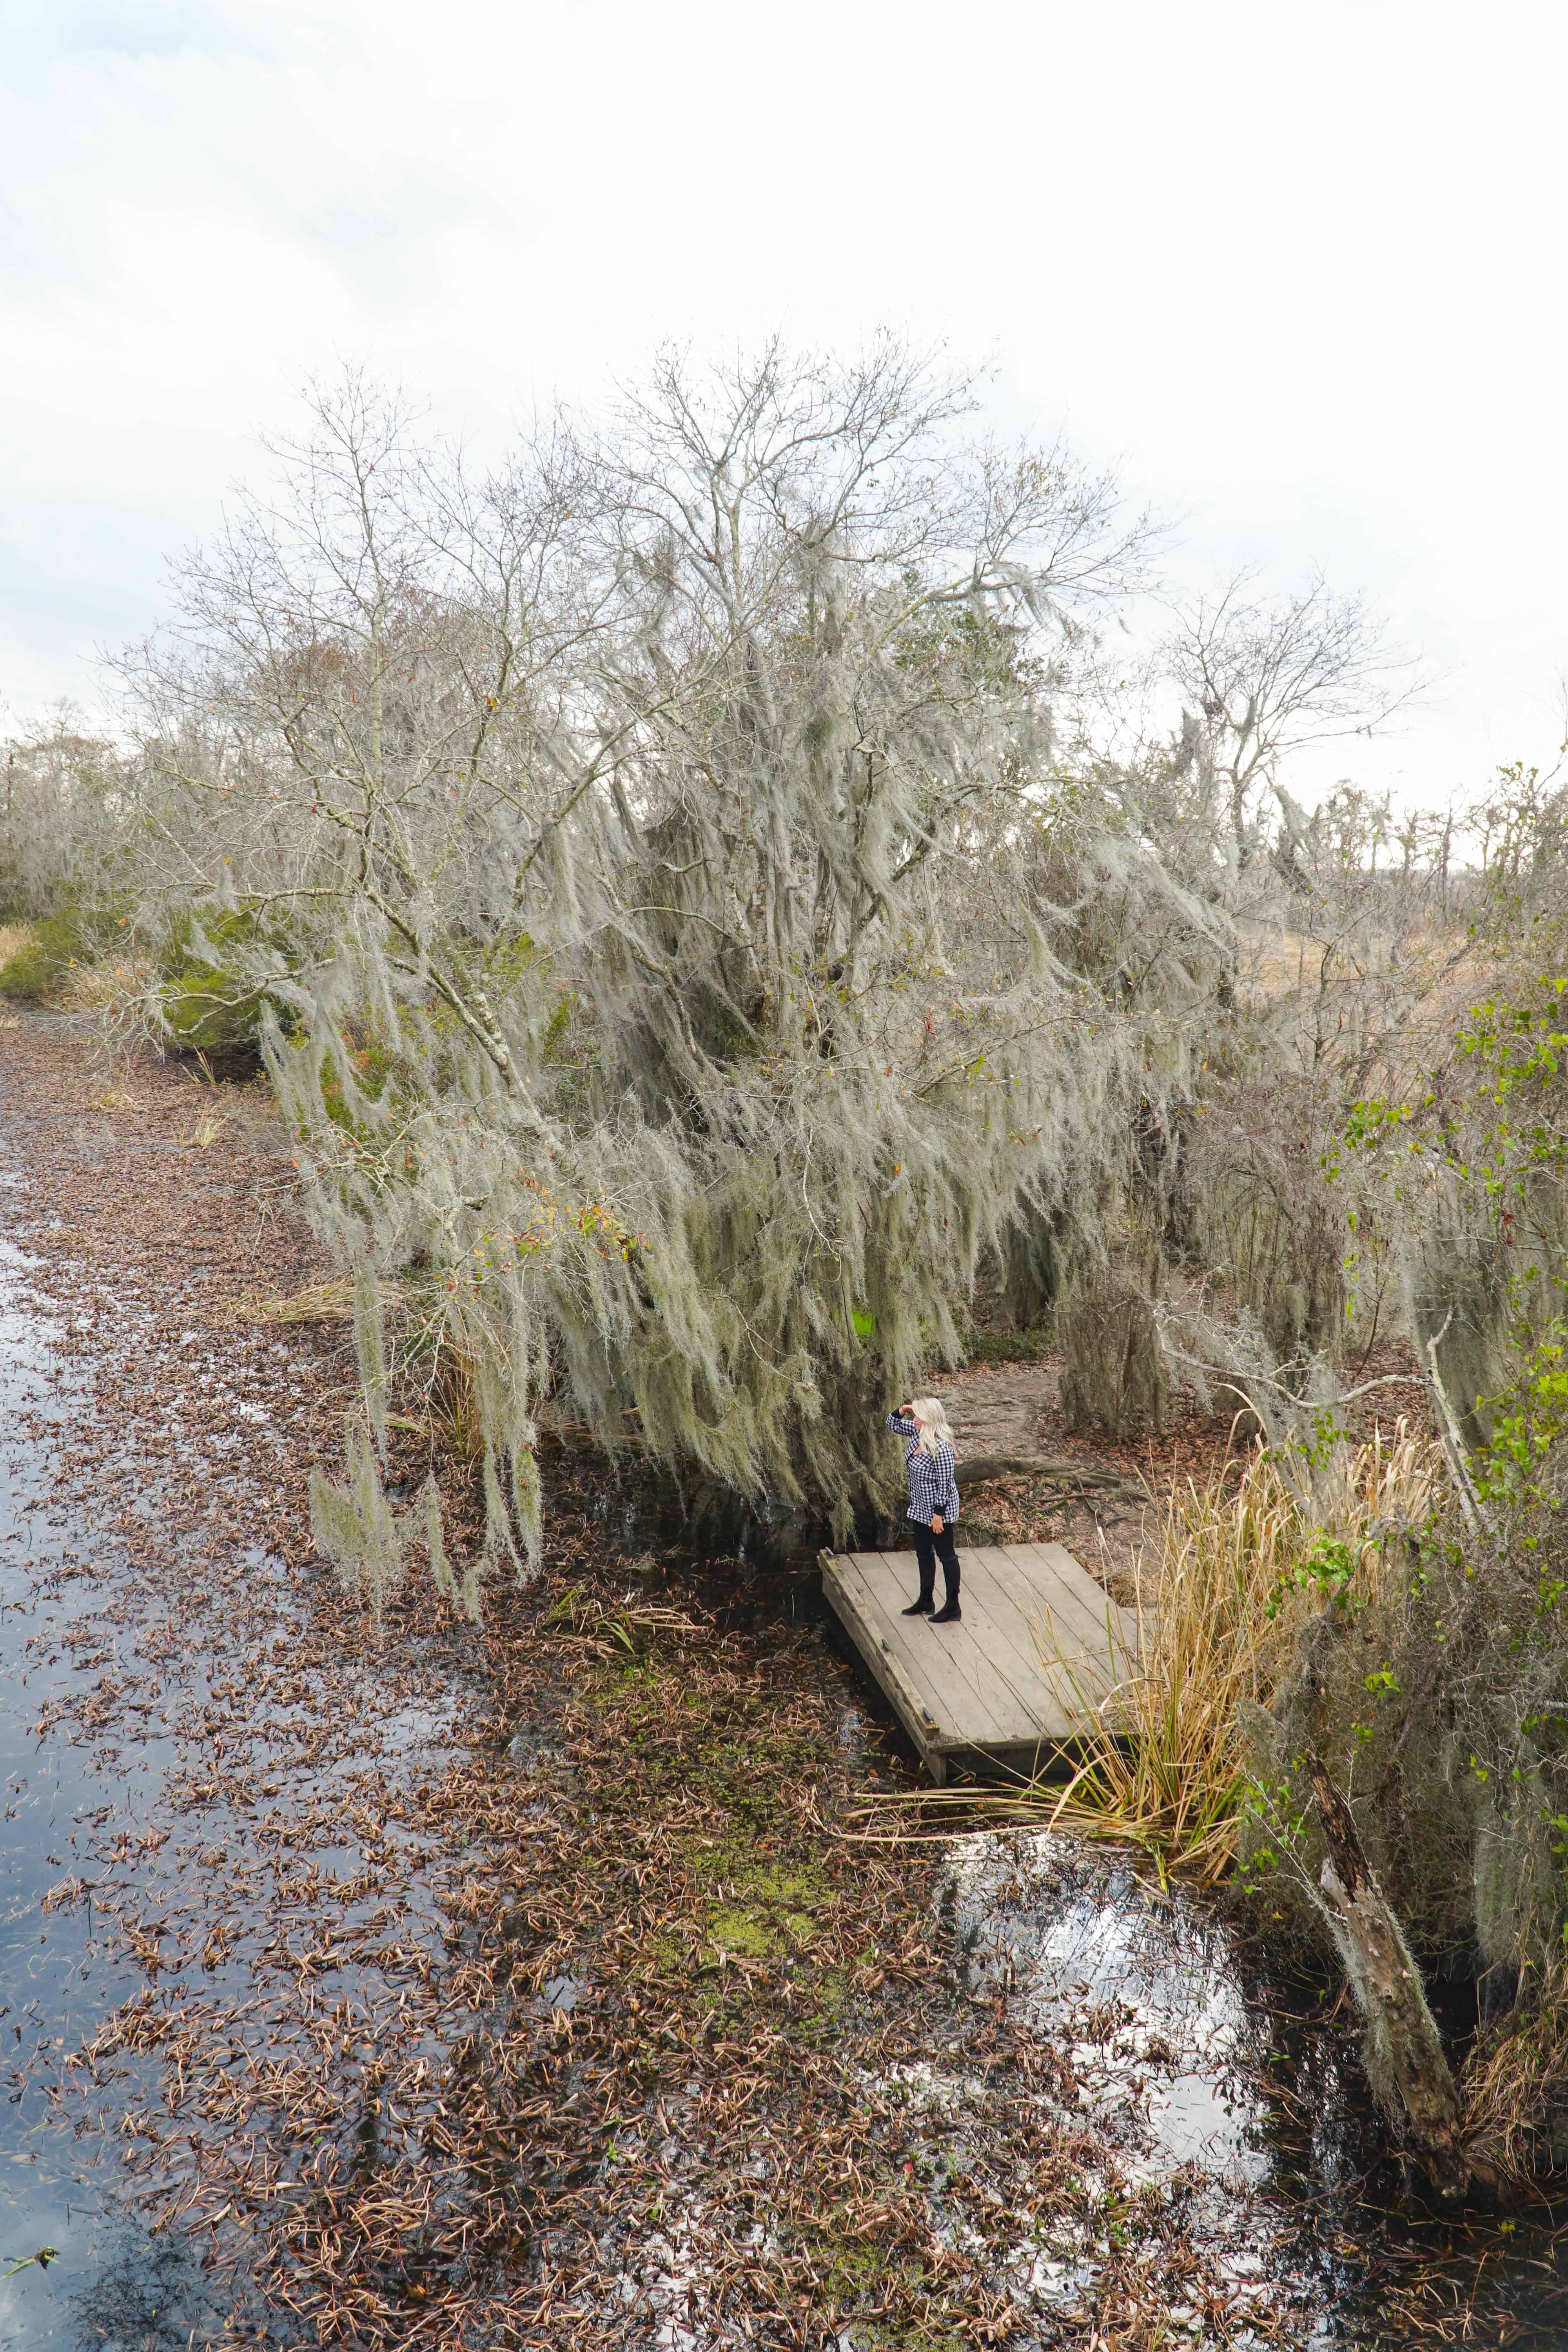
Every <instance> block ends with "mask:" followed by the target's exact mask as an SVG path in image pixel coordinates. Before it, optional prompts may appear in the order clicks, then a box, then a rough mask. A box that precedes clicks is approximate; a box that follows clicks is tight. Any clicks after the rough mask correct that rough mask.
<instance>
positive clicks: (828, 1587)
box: [821, 1552, 946, 1786]
mask: <svg viewBox="0 0 1568 2352" xmlns="http://www.w3.org/2000/svg"><path fill="white" fill-rule="evenodd" d="M821 1560H822V1585H823V1590H824V1591H825V1592H826V1595H827V1597H828V1599H829V1600H830V1601H832V1603H833V1606H834V1608H835V1609H836V1610H837V1612H838V1616H839V1619H840V1621H841V1622H842V1623H843V1624H844V1626H845V1627H846V1629H847V1632H848V1634H849V1637H850V1639H851V1640H852V1641H853V1643H854V1644H855V1646H856V1648H857V1649H858V1651H859V1653H860V1654H861V1656H862V1657H863V1658H864V1659H865V1661H866V1664H867V1665H868V1667H869V1668H870V1671H871V1675H872V1676H873V1678H874V1680H875V1681H876V1682H877V1684H878V1685H879V1687H880V1689H881V1690H882V1692H883V1693H884V1694H885V1696H886V1697H887V1699H888V1701H889V1705H890V1706H892V1709H893V1712H894V1713H895V1715H897V1717H899V1720H900V1723H902V1725H903V1727H904V1729H905V1730H906V1731H907V1732H908V1733H909V1735H910V1739H911V1740H912V1741H913V1742H914V1745H915V1748H916V1750H917V1752H918V1753H919V1755H920V1756H921V1759H922V1761H923V1762H924V1763H925V1764H926V1765H927V1767H928V1768H929V1769H930V1770H931V1776H932V1778H933V1779H934V1780H936V1781H937V1783H938V1785H939V1786H940V1785H941V1783H942V1780H945V1778H946V1769H945V1767H944V1766H943V1764H942V1754H941V1747H940V1741H941V1732H942V1727H941V1726H940V1725H939V1724H938V1723H937V1722H936V1720H935V1718H934V1717H932V1716H931V1711H930V1709H929V1708H928V1707H927V1706H925V1705H924V1703H923V1702H922V1701H921V1699H920V1698H919V1697H918V1696H916V1694H915V1692H914V1691H912V1690H911V1689H910V1685H909V1684H908V1682H907V1681H906V1680H905V1678H904V1675H903V1673H902V1671H901V1670H900V1664H899V1663H898V1661H897V1660H896V1659H895V1658H894V1657H893V1656H892V1655H891V1654H890V1653H889V1650H888V1649H887V1647H886V1645H885V1644H884V1643H883V1642H882V1641H881V1639H880V1638H879V1633H878V1631H877V1628H876V1625H875V1624H874V1623H873V1622H870V1621H868V1618H867V1617H866V1616H865V1614H864V1613H863V1612H862V1608H861V1604H860V1598H859V1595H858V1593H856V1592H854V1591H851V1590H850V1589H849V1588H848V1586H847V1584H846V1582H845V1580H844V1578H843V1576H842V1575H841V1573H840V1570H841V1568H842V1567H844V1566H846V1565H847V1562H846V1561H845V1560H844V1559H843V1558H842V1555H839V1556H837V1557H836V1556H835V1555H833V1554H831V1553H828V1552H824V1553H823V1554H822V1555H821Z"/></svg>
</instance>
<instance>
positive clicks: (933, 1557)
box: [910, 1519, 958, 1602]
mask: <svg viewBox="0 0 1568 2352" xmlns="http://www.w3.org/2000/svg"><path fill="white" fill-rule="evenodd" d="M910 1525H911V1526H912V1527H913V1528H914V1531H915V1558H916V1559H918V1560H919V1562H920V1564H921V1600H922V1601H931V1600H933V1599H934V1598H935V1596H936V1564H937V1561H938V1560H939V1559H940V1560H941V1562H942V1583H943V1585H944V1586H945V1588H946V1590H945V1591H944V1592H943V1594H942V1598H943V1600H944V1601H948V1602H952V1601H956V1600H957V1598H958V1554H957V1552H956V1551H954V1549H953V1548H952V1528H949V1527H944V1528H942V1533H941V1535H939V1536H933V1535H932V1533H931V1529H930V1528H922V1527H921V1523H920V1521H919V1520H918V1519H913V1520H911V1521H910Z"/></svg>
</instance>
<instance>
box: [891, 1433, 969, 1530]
mask: <svg viewBox="0 0 1568 2352" xmlns="http://www.w3.org/2000/svg"><path fill="white" fill-rule="evenodd" d="M888 1427H889V1429H896V1430H897V1431H898V1433H899V1435H900V1437H907V1438H908V1439H909V1441H910V1443H909V1446H908V1448H907V1450H906V1452H905V1454H904V1467H905V1469H906V1470H907V1471H908V1472H909V1474H910V1507H909V1509H908V1511H907V1512H906V1513H905V1515H904V1516H905V1517H906V1518H910V1519H918V1520H919V1521H920V1523H921V1527H922V1528H929V1527H930V1525H931V1519H932V1517H934V1516H935V1514H936V1513H937V1512H938V1511H940V1512H941V1513H942V1517H943V1518H944V1519H956V1518H957V1517H958V1481H957V1479H956V1478H955V1477H954V1475H953V1463H952V1446H951V1445H950V1444H948V1442H947V1440H946V1438H945V1437H939V1438H938V1439H937V1441H936V1452H935V1453H934V1454H927V1453H925V1452H923V1451H922V1449H921V1425H920V1423H919V1422H918V1421H911V1420H910V1418H909V1416H908V1415H907V1414H905V1413H900V1412H890V1413H889V1415H888Z"/></svg>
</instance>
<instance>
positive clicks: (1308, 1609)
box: [978, 1423, 1441, 1885]
mask: <svg viewBox="0 0 1568 2352" xmlns="http://www.w3.org/2000/svg"><path fill="white" fill-rule="evenodd" d="M1440 1480H1441V1465H1440V1457H1439V1456H1438V1454H1437V1451H1436V1447H1435V1446H1434V1445H1433V1444H1431V1443H1430V1442H1429V1441H1428V1440H1426V1438H1424V1437H1422V1436H1420V1435H1418V1434H1416V1433H1413V1432H1412V1431H1410V1430H1409V1429H1408V1428H1407V1427H1406V1426H1405V1424H1404V1423H1400V1425H1399V1427H1398V1428H1397V1430H1396V1431H1395V1433H1394V1437H1393V1439H1392V1441H1390V1440H1387V1439H1385V1438H1384V1437H1383V1436H1382V1435H1381V1434H1379V1435H1377V1436H1375V1437H1374V1438H1373V1440H1372V1441H1371V1442H1370V1443H1369V1444H1365V1445H1363V1446H1361V1447H1359V1448H1356V1449H1352V1448H1350V1447H1348V1446H1344V1447H1342V1448H1341V1449H1339V1451H1338V1453H1337V1454H1335V1456H1334V1457H1333V1458H1331V1460H1330V1461H1329V1462H1327V1463H1326V1464H1321V1465H1308V1464H1306V1463H1304V1462H1302V1461H1299V1460H1295V1459H1292V1457H1291V1456H1289V1454H1279V1453H1276V1452H1273V1451H1271V1450H1268V1449H1265V1448H1262V1447H1257V1448H1255V1449H1253V1450H1252V1451H1251V1452H1250V1453H1249V1454H1247V1457H1246V1458H1245V1459H1244V1460H1243V1461H1242V1462H1241V1463H1240V1464H1239V1465H1237V1464H1235V1463H1232V1464H1229V1465H1226V1468H1225V1469H1224V1470H1223V1471H1221V1472H1220V1473H1219V1474H1217V1475H1215V1477H1213V1478H1212V1479H1210V1480H1209V1481H1207V1482H1206V1483H1205V1484H1204V1485H1202V1486H1199V1485H1197V1484H1196V1483H1194V1482H1193V1481H1191V1480H1189V1481H1188V1483H1187V1485H1186V1486H1185V1487H1184V1488H1182V1489H1178V1491H1177V1492H1176V1493H1174V1494H1173V1496H1172V1497H1171V1499H1170V1502H1169V1504H1168V1505H1167V1507H1166V1513H1165V1519H1164V1523H1163V1528H1162V1529H1161V1533H1160V1538H1159V1541H1158V1544H1157V1545H1156V1547H1155V1548H1154V1549H1155V1559H1154V1563H1153V1565H1152V1568H1146V1569H1144V1570H1142V1572H1141V1574H1140V1577H1139V1583H1138V1593H1137V1600H1136V1604H1135V1613H1136V1617H1137V1622H1138V1628H1139V1650H1138V1661H1137V1664H1136V1665H1135V1667H1134V1668H1133V1670H1132V1671H1131V1673H1130V1674H1128V1675H1126V1676H1124V1677H1123V1678H1122V1680H1121V1681H1120V1682H1119V1683H1118V1684H1117V1685H1116V1686H1115V1687H1114V1688H1113V1689H1111V1690H1110V1691H1109V1692H1106V1693H1104V1694H1103V1695H1101V1694H1100V1693H1098V1692H1091V1691H1089V1690H1087V1689H1084V1688H1082V1687H1080V1685H1081V1681H1082V1675H1081V1669H1080V1667H1079V1665H1078V1664H1077V1663H1076V1662H1075V1661H1074V1660H1072V1659H1071V1658H1069V1657H1068V1656H1066V1655H1064V1654H1063V1652H1062V1649H1061V1647H1060V1645H1059V1644H1058V1642H1057V1640H1056V1638H1055V1637H1054V1635H1053V1634H1052V1633H1050V1632H1049V1631H1048V1630H1047V1631H1042V1632H1040V1633H1037V1640H1038V1643H1039V1646H1040V1651H1041V1656H1042V1660H1043V1662H1044V1664H1046V1665H1047V1668H1048V1669H1049V1671H1050V1672H1051V1673H1052V1675H1054V1676H1056V1677H1057V1678H1058V1679H1059V1680H1063V1681H1065V1682H1067V1683H1068V1685H1071V1686H1072V1688H1073V1692H1074V1696H1075V1698H1076V1700H1077V1706H1076V1707H1075V1712H1076V1713H1078V1714H1079V1716H1080V1717H1082V1719H1083V1722H1084V1725H1085V1732H1084V1737H1083V1739H1082V1741H1081V1743H1080V1747H1079V1755H1078V1760H1077V1762H1076V1765H1075V1769H1073V1771H1072V1773H1071V1775H1070V1777H1069V1779H1068V1781H1067V1783H1066V1785H1065V1786H1063V1785H1062V1784H1061V1783H1060V1781H1059V1780H1047V1779H1046V1778H1044V1777H1043V1776H1042V1777H1041V1778H1040V1779H1039V1780H1037V1781H1035V1782H1033V1783H1031V1784H1029V1786H1028V1787H1027V1788H1026V1789H1023V1790H1010V1791H1008V1792H1007V1793H1006V1795H1005V1796H1004V1797H1002V1798H1001V1799H1000V1800H999V1801H1000V1802H1001V1803H1002V1804H1004V1805H1005V1806H1006V1807H1007V1809H1008V1810H1009V1811H1015V1812H1016V1811H1028V1812H1029V1813H1031V1814H1033V1815H1034V1816H1035V1817H1037V1818H1043V1820H1044V1821H1045V1822H1046V1823H1047V1825H1048V1826H1053V1827H1060V1828H1070V1829H1073V1830H1076V1831H1078V1832H1080V1833H1082V1834H1085V1835H1089V1836H1094V1837H1110V1838H1116V1839H1121V1840H1124V1841H1127V1842H1129V1843H1132V1844H1134V1845H1136V1846H1139V1847H1141V1848H1142V1850H1143V1851H1144V1852H1145V1853H1148V1854H1149V1855H1150V1856H1151V1858H1152V1860H1153V1861H1154V1862H1155V1863H1156V1864H1158V1866H1159V1868H1160V1869H1161V1871H1162V1872H1165V1871H1179V1872H1180V1873H1182V1874H1183V1875H1184V1876H1188V1877H1192V1878H1194V1879H1196V1880H1197V1881H1198V1882H1199V1883H1200V1884H1202V1885H1216V1884H1217V1883H1218V1882H1219V1881H1220V1880H1222V1879H1224V1878H1225V1877H1226V1876H1227V1875H1228V1874H1229V1873H1230V1871H1231V1870H1232V1868H1233V1867H1234V1865H1235V1864H1236V1862H1237V1857H1238V1854H1239V1852H1240V1843H1241V1836H1242V1832H1243V1828H1244V1823H1245V1819H1246V1811H1247V1799H1248V1792H1249V1790H1250V1788H1251V1785H1252V1778H1253V1771H1254V1754H1253V1744H1252V1738H1251V1731H1250V1727H1251V1725H1252V1724H1253V1723H1254V1722H1255V1721H1256V1719H1257V1711H1258V1709H1260V1708H1266V1707H1267V1706H1268V1704H1269V1702H1270V1700H1271V1698H1272V1697H1273V1696H1274V1695H1275V1692H1276V1690H1277V1688H1278V1687H1279V1684H1280V1682H1281V1680H1282V1679H1283V1678H1284V1677H1286V1676H1287V1675H1289V1674H1290V1673H1291V1672H1292V1671H1293V1664H1294V1661H1295V1658H1296V1655H1297V1651H1298V1643H1299V1637H1300V1633H1301V1631H1302V1629H1303V1627H1304V1626H1305V1624H1306V1622H1307V1621H1308V1620H1309V1619H1310V1618H1311V1617H1312V1616H1314V1615H1316V1614H1320V1613H1321V1612H1323V1611H1325V1610H1330V1611H1333V1612H1355V1611H1360V1610H1364V1609H1365V1608H1367V1607H1368V1606H1370V1605H1371V1604H1372V1603H1373V1602H1374V1601H1376V1600H1377V1599H1378V1598H1379V1597H1380V1596H1381V1594H1382V1593H1383V1591H1384V1587H1385V1585H1386V1583H1387V1581H1388V1579H1389V1575H1390V1570H1389V1545H1390V1539H1391V1537H1392V1536H1393V1535H1394V1534H1395V1533H1396V1532H1397V1531H1400V1530H1403V1529H1404V1528H1407V1527H1409V1526H1411V1525H1413V1524H1419V1523H1420V1522H1421V1521H1422V1520H1424V1519H1425V1518H1426V1517H1427V1516H1429V1514H1430V1511H1431V1509H1432V1507H1433V1504H1434V1500H1435V1497H1436V1493H1437V1491H1438V1488H1439V1484H1440ZM996 1801H997V1800H990V1799H988V1798H986V1797H985V1796H984V1795H982V1796H981V1797H980V1799H979V1800H978V1802H979V1805H980V1807H981V1809H982V1811H984V1809H985V1808H986V1806H987V1805H988V1804H990V1803H994V1802H996Z"/></svg>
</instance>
